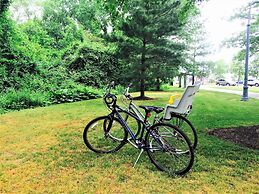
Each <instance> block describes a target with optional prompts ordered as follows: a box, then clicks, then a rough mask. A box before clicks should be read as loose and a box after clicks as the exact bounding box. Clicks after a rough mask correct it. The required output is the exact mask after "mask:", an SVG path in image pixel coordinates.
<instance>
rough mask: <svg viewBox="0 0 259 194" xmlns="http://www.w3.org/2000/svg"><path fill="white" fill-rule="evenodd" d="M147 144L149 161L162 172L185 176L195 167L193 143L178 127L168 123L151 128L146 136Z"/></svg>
mask: <svg viewBox="0 0 259 194" xmlns="http://www.w3.org/2000/svg"><path fill="white" fill-rule="evenodd" d="M163 131H164V132H163ZM145 144H146V151H147V154H148V156H149V159H150V160H151V162H152V163H153V164H154V165H155V166H156V167H157V168H158V169H159V170H161V171H166V172H167V173H169V174H172V175H184V174H186V173H187V172H188V171H189V170H190V169H191V168H192V166H193V163H194V151H193V148H192V146H191V142H190V140H189V139H188V137H187V136H186V135H185V134H184V133H183V132H182V131H181V130H180V129H179V128H178V127H176V126H173V125H170V124H166V123H157V124H155V125H153V126H151V128H150V129H149V131H148V132H147V134H146V137H145ZM180 157H181V159H180ZM183 160H185V161H183ZM178 162H179V164H178ZM178 165H180V166H179V168H178Z"/></svg>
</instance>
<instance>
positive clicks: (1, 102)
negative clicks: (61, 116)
mask: <svg viewBox="0 0 259 194" xmlns="http://www.w3.org/2000/svg"><path fill="white" fill-rule="evenodd" d="M48 99H49V95H48V94H47V93H42V92H35V91H30V90H28V89H21V90H19V91H15V90H14V89H11V90H9V91H7V92H6V93H5V94H1V97H0V109H2V110H5V111H7V110H20V109H25V108H32V107H36V106H45V105H46V104H49V102H48Z"/></svg>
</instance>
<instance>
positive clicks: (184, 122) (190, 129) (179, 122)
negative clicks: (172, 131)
mask: <svg viewBox="0 0 259 194" xmlns="http://www.w3.org/2000/svg"><path fill="white" fill-rule="evenodd" d="M163 122H165V123H169V124H171V125H176V126H177V127H178V128H179V129H180V130H181V131H182V132H184V133H185V134H186V135H187V137H188V138H189V140H190V141H191V145H192V147H193V149H195V148H196V147H197V144H198V136H197V133H196V130H195V128H194V126H193V125H192V123H191V122H190V121H189V120H188V119H187V118H185V117H183V116H181V115H172V116H171V119H170V120H169V121H165V120H164V121H163Z"/></svg>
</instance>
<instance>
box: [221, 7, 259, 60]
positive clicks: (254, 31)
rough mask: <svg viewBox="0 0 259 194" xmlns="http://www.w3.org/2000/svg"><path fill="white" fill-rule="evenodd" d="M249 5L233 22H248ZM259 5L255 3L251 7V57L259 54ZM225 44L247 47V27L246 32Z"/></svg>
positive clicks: (242, 9)
mask: <svg viewBox="0 0 259 194" xmlns="http://www.w3.org/2000/svg"><path fill="white" fill-rule="evenodd" d="M248 9H249V5H248V6H245V7H242V8H240V10H239V11H238V12H237V13H236V14H235V15H234V16H232V17H231V20H235V19H239V20H240V19H243V20H244V21H245V23H246V22H247V15H248ZM258 9H259V3H254V4H253V5H252V7H251V24H250V55H251V56H253V55H255V54H257V53H258V52H259V36H258V31H259V11H258ZM225 44H226V45H227V46H229V47H238V48H241V49H243V48H245V46H246V27H245V26H244V31H242V32H240V33H238V34H236V35H235V36H233V37H232V38H230V39H229V40H226V42H225Z"/></svg>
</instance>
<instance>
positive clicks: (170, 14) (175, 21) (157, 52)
mask: <svg viewBox="0 0 259 194" xmlns="http://www.w3.org/2000/svg"><path fill="white" fill-rule="evenodd" d="M184 2H185V3H186V4H184V5H183V4H181V3H180V1H172V0H164V1H161V0H134V1H132V2H131V3H130V4H129V13H128V16H127V17H128V20H127V22H124V23H123V25H122V31H123V33H124V35H125V36H126V38H125V39H124V41H123V42H122V43H121V45H120V48H121V54H122V56H123V57H124V59H125V58H126V59H127V60H128V64H130V65H129V67H131V69H130V70H129V72H132V76H131V79H135V81H136V82H138V83H139V89H140V99H144V98H145V94H144V91H145V88H146V80H147V79H149V80H150V79H151V80H152V79H153V80H155V79H157V81H158V83H159V79H161V78H160V76H156V75H158V74H159V71H160V69H165V68H164V67H165V66H170V65H172V66H173V65H175V64H176V63H177V61H178V62H179V60H180V55H181V54H180V52H178V51H179V49H178V50H177V49H176V48H181V47H176V45H179V43H176V42H173V41H171V40H170V39H172V37H177V35H178V32H179V30H180V29H181V27H182V26H183V24H184V20H185V18H186V13H187V12H188V10H189V9H191V8H193V6H194V4H193V1H184ZM187 5H188V6H187ZM186 6H187V8H186ZM183 10H184V11H183ZM175 59H177V60H175ZM151 67H153V68H151ZM154 67H156V68H154ZM166 69H168V68H166ZM152 70H153V72H152ZM163 72H166V71H163ZM151 74H152V76H150V75H151Z"/></svg>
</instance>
